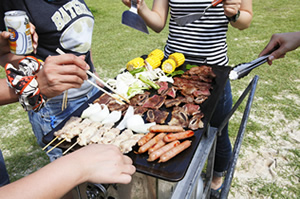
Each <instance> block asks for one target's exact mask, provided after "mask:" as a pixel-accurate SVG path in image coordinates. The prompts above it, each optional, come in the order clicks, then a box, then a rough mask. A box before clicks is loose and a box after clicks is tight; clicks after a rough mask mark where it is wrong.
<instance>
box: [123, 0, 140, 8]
mask: <svg viewBox="0 0 300 199" xmlns="http://www.w3.org/2000/svg"><path fill="white" fill-rule="evenodd" d="M122 2H123V3H124V4H125V5H126V6H127V7H129V8H130V7H131V0H122ZM143 3H144V0H137V1H136V4H137V5H136V6H137V9H139V7H140V6H141V5H142V4H143Z"/></svg>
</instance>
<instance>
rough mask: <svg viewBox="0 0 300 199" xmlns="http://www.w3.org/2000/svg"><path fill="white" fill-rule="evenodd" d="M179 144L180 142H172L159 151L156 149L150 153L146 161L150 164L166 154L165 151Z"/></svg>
mask: <svg viewBox="0 0 300 199" xmlns="http://www.w3.org/2000/svg"><path fill="white" fill-rule="evenodd" d="M179 144H180V142H179V141H178V140H176V141H173V142H171V143H169V144H167V145H165V146H163V147H161V148H159V149H157V150H156V151H154V152H152V153H150V155H149V158H148V159H147V161H149V162H152V161H154V160H156V159H157V158H159V157H160V156H161V155H162V154H164V153H166V152H167V151H169V150H171V149H172V148H174V147H176V146H178V145H179Z"/></svg>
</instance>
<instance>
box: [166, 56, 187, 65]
mask: <svg viewBox="0 0 300 199" xmlns="http://www.w3.org/2000/svg"><path fill="white" fill-rule="evenodd" d="M169 59H173V60H174V61H175V63H176V68H177V67H179V66H181V65H182V64H183V63H184V62H185V57H184V55H183V54H182V53H173V54H171V55H170V56H169Z"/></svg>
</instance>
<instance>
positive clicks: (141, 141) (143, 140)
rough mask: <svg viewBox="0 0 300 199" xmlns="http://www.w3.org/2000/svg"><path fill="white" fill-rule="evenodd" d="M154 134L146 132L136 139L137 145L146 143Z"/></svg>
mask: <svg viewBox="0 0 300 199" xmlns="http://www.w3.org/2000/svg"><path fill="white" fill-rule="evenodd" d="M154 135H156V134H155V133H147V134H146V135H145V136H144V137H142V138H141V139H140V140H139V141H138V145H139V146H142V145H144V144H146V142H148V141H149V140H150V139H151V138H153V137H154Z"/></svg>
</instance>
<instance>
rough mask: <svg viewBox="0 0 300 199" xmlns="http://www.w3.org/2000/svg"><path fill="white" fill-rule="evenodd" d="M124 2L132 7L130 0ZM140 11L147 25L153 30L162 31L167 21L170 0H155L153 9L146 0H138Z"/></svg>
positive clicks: (123, 0)
mask: <svg viewBox="0 0 300 199" xmlns="http://www.w3.org/2000/svg"><path fill="white" fill-rule="evenodd" d="M122 2H123V3H124V4H125V5H127V6H128V7H130V0H122ZM137 4H138V5H137V7H138V13H139V15H140V16H141V17H142V18H143V19H144V21H145V22H146V24H147V26H148V27H150V28H151V29H152V30H153V31H155V32H157V33H159V32H161V31H162V30H163V29H164V27H165V25H166V23H167V18H168V13H169V1H168V0H153V5H152V9H150V8H149V7H148V6H147V4H146V2H145V1H144V0H138V1H137Z"/></svg>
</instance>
